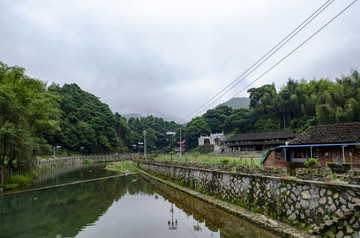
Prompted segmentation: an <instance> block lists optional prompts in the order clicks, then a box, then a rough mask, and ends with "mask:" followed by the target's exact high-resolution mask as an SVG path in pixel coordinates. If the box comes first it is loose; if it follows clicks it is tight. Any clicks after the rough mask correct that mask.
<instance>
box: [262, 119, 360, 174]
mask: <svg viewBox="0 0 360 238" xmlns="http://www.w3.org/2000/svg"><path fill="white" fill-rule="evenodd" d="M359 142H360V123H346V124H334V125H326V126H313V127H309V128H308V129H306V130H305V131H304V132H303V133H301V134H299V135H298V136H297V137H295V138H294V139H293V140H292V141H291V142H290V143H288V144H287V145H281V146H278V147H277V148H275V149H273V150H271V151H268V152H267V153H265V154H264V155H263V157H262V160H261V163H262V164H263V165H264V166H280V167H301V166H303V164H304V162H306V161H307V160H308V159H309V158H315V159H317V160H318V162H320V165H321V167H327V164H328V163H330V162H333V163H336V164H341V163H351V164H352V166H353V167H359V166H360V149H359V145H360V143H359Z"/></svg>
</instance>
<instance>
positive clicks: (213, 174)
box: [134, 160, 360, 237]
mask: <svg viewBox="0 0 360 238" xmlns="http://www.w3.org/2000/svg"><path fill="white" fill-rule="evenodd" d="M134 161H135V163H136V165H137V166H138V167H139V168H141V169H143V170H145V171H148V172H150V173H152V174H155V175H157V176H160V177H163V178H168V179H172V180H174V181H177V182H179V183H180V184H184V185H187V186H190V187H192V188H194V189H197V190H199V191H201V192H204V193H207V194H209V195H212V196H215V197H218V198H221V199H224V200H226V201H229V202H232V203H235V204H239V205H241V206H243V207H246V208H248V209H251V210H253V211H256V212H259V213H263V214H266V215H268V216H270V217H273V218H277V219H279V220H282V221H286V222H288V223H291V224H294V225H296V226H299V227H306V228H309V229H311V230H312V232H314V233H322V234H327V235H328V236H330V237H333V236H336V237H343V236H346V235H352V236H353V237H359V231H360V228H359V227H360V213H359V210H360V186H359V185H349V184H345V183H339V182H338V183H332V182H321V181H310V180H303V179H297V178H295V177H284V176H281V175H284V171H283V170H282V169H280V168H262V169H260V170H261V171H260V172H259V169H252V168H248V167H244V169H241V168H239V167H238V169H237V171H236V172H233V171H229V170H232V169H230V167H227V166H215V165H196V164H191V163H186V164H185V163H183V164H179V163H169V162H154V161H145V160H134ZM283 169H285V168H283ZM221 170H227V171H221ZM285 174H286V172H285ZM302 175H303V173H302Z"/></svg>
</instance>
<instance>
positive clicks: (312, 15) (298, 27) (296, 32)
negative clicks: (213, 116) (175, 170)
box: [181, 0, 335, 121]
mask: <svg viewBox="0 0 360 238" xmlns="http://www.w3.org/2000/svg"><path fill="white" fill-rule="evenodd" d="M334 1H335V0H328V1H327V2H325V3H324V4H323V5H322V6H321V7H320V8H318V9H317V10H316V11H315V12H314V13H312V14H311V15H310V16H309V17H308V18H307V19H305V20H304V21H303V22H302V23H301V24H300V25H299V26H297V27H296V28H295V29H294V30H293V31H292V32H290V33H289V34H288V35H287V36H286V37H285V38H283V39H282V40H281V41H280V42H279V43H278V44H276V45H275V46H274V47H273V48H272V49H271V50H269V51H268V52H267V53H266V54H265V55H263V56H262V57H261V58H260V59H259V60H257V61H256V62H255V63H254V64H253V65H251V66H250V67H249V68H248V69H247V70H245V71H244V72H243V73H242V74H241V75H240V76H238V77H237V78H236V79H235V80H233V81H232V82H231V83H230V84H228V85H227V86H226V87H225V88H223V89H222V90H221V91H220V92H219V93H217V94H216V95H215V96H213V97H212V98H210V99H209V100H208V101H207V102H205V103H204V104H203V105H201V106H200V107H198V108H197V109H196V110H194V111H193V112H191V113H190V114H188V115H187V116H186V117H184V118H183V119H182V120H181V121H184V120H185V119H186V118H188V117H189V116H191V115H193V114H194V113H196V112H197V111H199V110H200V109H201V108H203V107H204V106H206V105H207V104H208V103H209V102H211V101H212V100H213V99H215V98H216V97H217V96H219V95H220V94H221V93H222V92H224V91H225V90H226V89H227V88H229V87H230V86H231V85H233V84H234V83H235V82H237V81H238V80H239V79H240V78H241V77H242V76H243V75H245V74H246V73H247V72H249V71H250V70H251V69H252V68H254V67H255V66H256V65H257V64H259V63H260V62H261V61H262V62H261V63H260V64H259V65H258V66H256V68H255V69H257V68H258V67H259V66H260V65H262V64H263V63H264V62H265V61H267V59H269V58H270V57H271V56H272V55H274V54H275V53H276V52H277V51H278V50H280V49H281V48H282V47H283V46H284V45H285V44H286V43H288V42H289V41H290V40H291V39H292V38H293V37H295V36H296V35H297V34H298V33H299V32H300V31H301V30H302V29H304V28H305V27H306V26H307V25H308V24H309V23H310V22H311V21H313V20H314V19H315V18H316V17H317V16H318V15H319V14H320V13H322V12H323V11H324V10H325V9H326V8H327V7H329V6H330V5H331V4H332V3H333V2H334ZM273 51H274V52H273ZM269 54H270V55H269ZM267 56H268V57H267ZM264 58H265V60H263V59H264ZM255 69H253V70H252V71H251V72H250V73H252V72H253V71H254V70H255ZM250 73H249V74H250ZM249 74H247V75H246V76H245V77H247V76H248V75H249ZM245 77H244V78H245ZM244 78H243V79H241V80H240V81H239V82H238V83H236V84H235V85H234V86H233V87H235V86H236V85H238V84H239V83H240V82H241V81H242V80H244ZM233 87H231V88H230V89H229V90H227V91H226V92H225V93H224V94H222V95H221V96H220V97H219V98H218V99H216V100H215V101H214V102H216V101H217V100H219V99H220V98H221V97H223V96H224V95H225V94H226V93H228V92H229V91H230V90H231V89H232V88H233ZM214 102H213V103H214ZM213 103H212V104H213ZM212 104H211V105H212ZM206 108H208V107H206Z"/></svg>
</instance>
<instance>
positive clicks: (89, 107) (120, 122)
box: [49, 84, 130, 154]
mask: <svg viewBox="0 0 360 238" xmlns="http://www.w3.org/2000/svg"><path fill="white" fill-rule="evenodd" d="M49 91H51V92H53V93H54V94H56V95H59V96H60V98H61V103H60V109H61V122H60V127H61V130H60V131H59V132H57V133H56V134H55V135H54V136H53V137H52V138H51V139H49V140H50V141H51V143H52V144H53V145H60V146H62V147H64V148H66V149H67V150H69V151H77V152H83V153H86V154H92V153H97V154H100V153H110V152H116V151H117V152H121V151H124V145H125V144H126V142H125V141H124V140H126V139H127V138H128V136H129V134H130V129H129V127H128V126H127V125H126V123H125V122H126V120H125V119H124V118H122V117H121V116H120V115H119V114H115V115H114V114H113V113H112V112H111V110H110V108H109V106H108V105H106V104H104V103H102V102H101V101H100V100H99V99H98V98H97V97H95V96H94V95H92V94H90V93H88V92H85V91H83V90H82V89H81V88H80V87H79V86H78V85H76V84H65V85H64V86H63V87H59V86H57V85H55V84H53V85H51V86H50V87H49ZM121 145H122V147H120V146H121Z"/></svg>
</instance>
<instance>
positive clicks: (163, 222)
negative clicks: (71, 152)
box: [0, 166, 278, 238]
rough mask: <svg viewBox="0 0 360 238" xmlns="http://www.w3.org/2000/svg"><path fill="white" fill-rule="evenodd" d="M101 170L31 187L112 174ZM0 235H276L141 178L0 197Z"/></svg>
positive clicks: (68, 173)
mask: <svg viewBox="0 0 360 238" xmlns="http://www.w3.org/2000/svg"><path fill="white" fill-rule="evenodd" d="M111 175H113V173H112V172H108V171H105V170H104V169H103V166H96V167H94V166H92V167H82V168H76V169H74V170H72V171H63V173H55V175H51V176H48V177H47V178H41V179H39V180H38V181H37V183H36V184H35V185H34V186H33V188H36V187H41V186H48V185H54V184H59V183H71V182H74V181H78V180H88V179H92V178H98V177H104V176H111ZM0 237H8V238H10V237H16V238H22V237H150V238H151V237H157V238H158V237H175V238H176V237H229V238H230V237H262V238H266V237H278V236H277V235H275V234H273V233H271V232H269V231H266V230H263V229H261V228H259V227H256V226H255V225H253V224H251V223H249V222H247V221H244V220H242V219H240V218H238V217H235V216H233V215H231V214H228V213H226V212H224V211H222V210H220V209H218V208H216V207H214V206H212V205H209V204H208V203H205V202H203V201H200V200H198V199H195V198H194V197H192V196H189V195H187V194H185V193H183V192H181V191H178V190H176V189H174V188H171V187H169V186H166V185H164V184H161V183H159V182H156V181H153V180H150V179H148V178H147V177H144V176H140V175H128V176H119V177H115V178H109V179H102V180H97V181H91V182H83V183H78V184H69V185H66V186H61V187H56V188H51V189H43V190H36V191H32V192H24V193H19V194H13V195H5V196H1V197H0Z"/></svg>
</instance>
